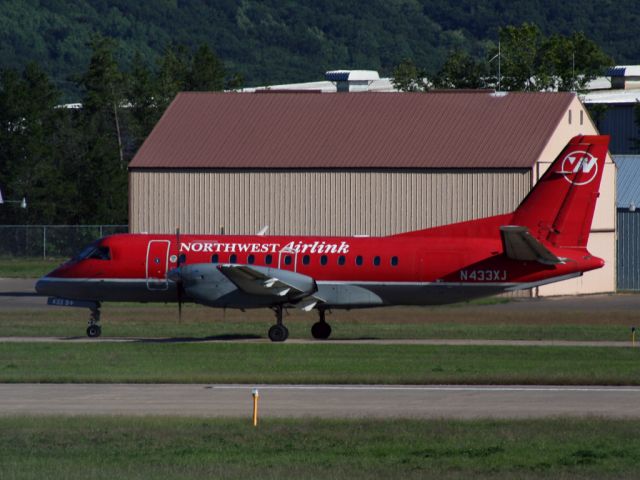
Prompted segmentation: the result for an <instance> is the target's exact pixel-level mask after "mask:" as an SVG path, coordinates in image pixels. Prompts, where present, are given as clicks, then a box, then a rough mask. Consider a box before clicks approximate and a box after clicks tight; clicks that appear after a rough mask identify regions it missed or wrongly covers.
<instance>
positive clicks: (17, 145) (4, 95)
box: [0, 63, 76, 224]
mask: <svg viewBox="0 0 640 480" xmlns="http://www.w3.org/2000/svg"><path fill="white" fill-rule="evenodd" d="M59 97H60V92H59V91H58V90H57V89H56V88H55V87H54V86H53V84H52V83H51V81H50V80H49V78H48V76H47V75H46V74H45V73H44V72H43V71H42V70H41V69H40V68H39V67H38V66H37V65H36V64H34V63H30V64H28V65H27V66H26V67H25V69H24V71H23V72H22V74H19V73H18V72H16V71H15V70H4V71H2V73H0V188H2V191H3V194H4V195H5V197H6V198H11V199H13V200H17V199H20V198H22V197H26V198H27V202H28V208H27V209H26V210H22V209H19V208H16V206H15V204H6V205H3V206H2V207H0V223H8V224H15V223H19V224H23V223H44V222H46V223H52V222H58V221H61V220H62V219H64V218H65V217H66V215H68V213H69V211H70V210H71V207H72V205H73V204H74V203H75V202H76V198H75V197H74V195H73V186H72V180H71V179H72V174H71V170H72V168H71V167H70V160H69V158H68V157H67V156H66V153H67V152H66V149H65V148H64V147H65V145H64V143H65V140H64V132H67V131H68V130H66V128H65V123H66V121H67V120H68V118H69V112H68V111H66V110H65V109H59V108H55V105H56V103H57V101H58V98H59Z"/></svg>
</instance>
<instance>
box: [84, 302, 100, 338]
mask: <svg viewBox="0 0 640 480" xmlns="http://www.w3.org/2000/svg"><path fill="white" fill-rule="evenodd" d="M88 323H89V326H88V327H87V337H89V338H96V337H99V336H100V335H101V334H102V327H100V304H99V303H97V304H96V306H95V307H93V308H91V316H90V317H89V322H88Z"/></svg>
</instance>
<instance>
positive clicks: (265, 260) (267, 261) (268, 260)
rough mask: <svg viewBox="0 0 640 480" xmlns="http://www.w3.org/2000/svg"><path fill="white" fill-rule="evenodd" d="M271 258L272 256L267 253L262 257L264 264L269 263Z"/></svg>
mask: <svg viewBox="0 0 640 480" xmlns="http://www.w3.org/2000/svg"><path fill="white" fill-rule="evenodd" d="M272 260H273V257H272V256H271V255H267V256H266V257H264V263H265V265H271V262H272Z"/></svg>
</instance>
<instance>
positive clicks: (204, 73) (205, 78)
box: [186, 44, 225, 92]
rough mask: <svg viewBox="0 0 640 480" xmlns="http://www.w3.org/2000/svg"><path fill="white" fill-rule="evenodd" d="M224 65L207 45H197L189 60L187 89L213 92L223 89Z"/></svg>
mask: <svg viewBox="0 0 640 480" xmlns="http://www.w3.org/2000/svg"><path fill="white" fill-rule="evenodd" d="M224 77H225V71H224V65H223V63H222V61H221V60H220V59H219V58H218V57H217V56H216V54H215V53H213V51H212V50H211V49H210V48H209V46H208V45H206V44H203V45H200V47H198V49H197V50H196V53H195V54H194V55H193V60H192V61H191V68H190V70H189V77H188V83H187V85H186V87H187V90H190V91H196V92H214V91H218V90H223V89H224Z"/></svg>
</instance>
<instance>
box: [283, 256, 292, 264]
mask: <svg viewBox="0 0 640 480" xmlns="http://www.w3.org/2000/svg"><path fill="white" fill-rule="evenodd" d="M284 264H285V265H291V255H285V257H284Z"/></svg>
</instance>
